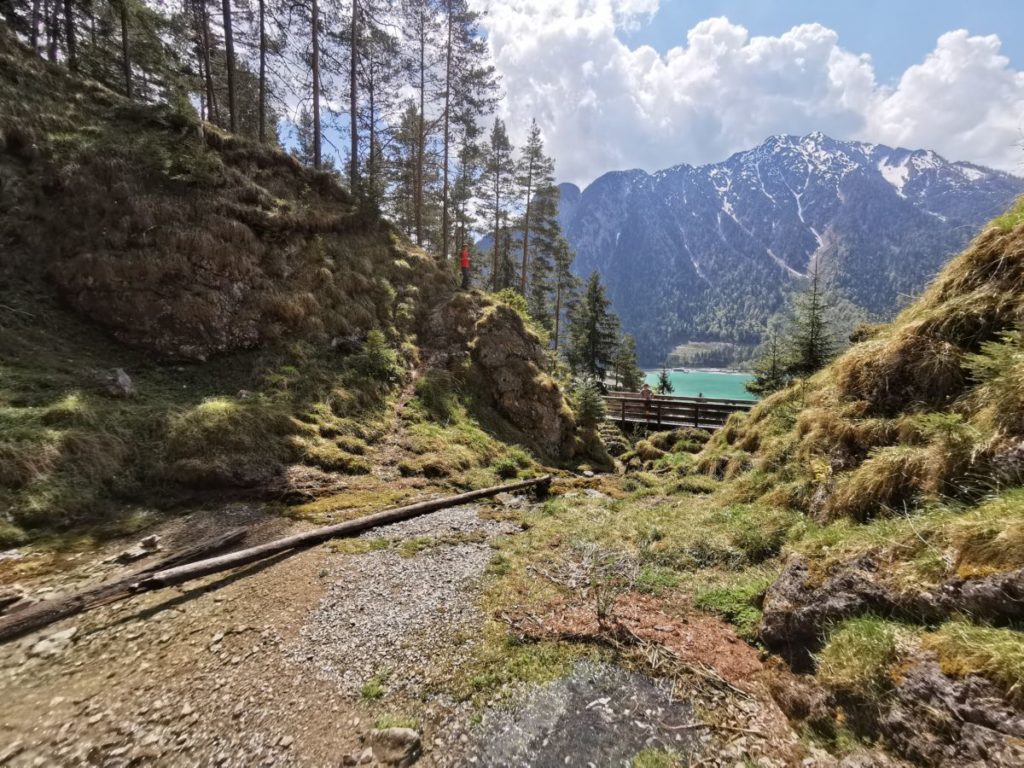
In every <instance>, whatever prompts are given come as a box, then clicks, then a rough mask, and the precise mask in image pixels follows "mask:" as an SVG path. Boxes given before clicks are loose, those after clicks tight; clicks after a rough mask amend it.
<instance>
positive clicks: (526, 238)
mask: <svg viewBox="0 0 1024 768" xmlns="http://www.w3.org/2000/svg"><path fill="white" fill-rule="evenodd" d="M532 196H533V160H532V159H531V160H530V165H529V168H528V169H527V171H526V211H525V212H524V213H523V272H522V274H521V275H520V276H519V292H520V293H522V294H523V296H525V295H526V270H527V268H528V267H529V264H530V204H531V203H532V201H531V199H530V198H531V197H532Z"/></svg>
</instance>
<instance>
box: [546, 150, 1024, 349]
mask: <svg viewBox="0 0 1024 768" xmlns="http://www.w3.org/2000/svg"><path fill="white" fill-rule="evenodd" d="M1022 192H1024V179H1020V178H1017V177H1015V176H1011V175H1009V174H1006V173H1002V172H999V171H994V170H991V169H989V168H982V167H980V166H977V165H972V164H970V163H954V162H949V161H947V160H945V159H944V158H942V157H940V156H939V155H937V154H935V153H934V152H930V151H927V150H913V151H912V150H906V149H893V148H891V147H886V146H882V145H877V144H865V143H858V142H844V141H836V140H833V139H831V138H829V137H828V136H825V135H823V134H821V133H812V134H810V135H809V136H804V137H802V138H801V137H797V136H775V137H772V138H770V139H768V140H767V141H766V142H765V143H764V144H762V145H761V146H759V147H757V148H755V149H752V150H750V151H748V152H740V153H738V154H735V155H733V156H732V157H730V158H729V159H728V160H726V161H724V162H722V163H717V164H714V165H704V166H699V167H694V166H690V165H679V166H676V167H674V168H669V169H666V170H663V171H658V172H656V173H654V174H648V173H646V172H644V171H639V170H633V171H618V172H612V173H607V174H605V175H603V176H601V177H600V178H598V179H597V180H596V181H594V182H593V183H592V184H590V185H589V186H588V187H587V188H586V189H585V190H583V191H580V189H579V188H578V187H576V186H575V185H571V184H563V185H562V186H561V193H562V197H561V209H560V212H559V216H560V219H561V222H562V226H563V229H564V230H565V232H566V235H567V237H568V239H569V242H570V243H571V244H572V246H573V247H574V248H575V250H576V254H577V256H576V266H575V269H576V271H577V273H578V274H580V275H583V276H585V275H587V274H589V273H590V272H591V271H593V270H597V271H598V272H600V273H601V275H602V277H603V278H604V280H605V282H606V283H607V285H608V289H609V293H610V295H611V297H612V299H613V301H614V305H615V309H616V311H617V312H618V313H619V315H620V316H621V318H622V320H623V325H624V327H625V329H626V330H627V331H630V332H632V333H634V334H635V335H636V336H637V342H638V347H639V350H640V353H641V357H642V359H644V360H645V361H646V362H648V363H650V362H656V361H660V360H661V359H662V358H663V357H664V355H665V354H666V353H667V352H668V351H669V350H670V349H671V348H672V347H673V346H675V345H676V344H679V343H681V342H684V341H687V340H731V341H743V342H748V343H751V342H756V341H757V340H758V338H759V337H760V335H761V333H762V331H763V329H764V327H765V323H766V321H767V320H768V318H769V317H770V316H771V315H772V314H774V313H775V312H777V311H778V310H779V309H780V308H781V307H782V306H783V303H784V300H785V295H786V293H787V292H788V291H790V290H792V288H793V286H794V285H798V284H799V283H800V281H801V279H802V278H803V277H804V276H805V275H806V274H807V271H808V268H809V266H810V265H811V263H812V261H817V262H819V263H820V264H821V266H822V267H823V269H824V270H825V272H826V273H827V274H830V275H832V276H833V277H834V280H835V284H836V286H837V289H838V290H839V291H840V292H841V294H842V295H843V296H844V297H845V298H847V299H849V300H850V301H852V302H853V303H855V304H857V305H859V306H860V307H863V308H864V309H866V310H867V311H869V312H870V313H872V314H874V315H880V316H887V315H891V314H892V313H893V312H894V311H895V310H896V309H897V308H898V307H899V306H900V305H902V304H903V303H904V301H905V299H906V297H908V296H912V295H914V294H916V293H917V292H919V291H920V290H921V289H922V288H923V286H924V285H925V284H926V283H927V282H928V280H929V279H930V278H931V277H932V276H933V275H934V274H935V273H936V272H937V271H938V270H939V268H940V267H941V266H942V265H943V264H944V263H945V262H946V260H947V259H948V258H949V257H950V256H951V255H952V254H953V253H955V252H957V251H958V250H960V249H961V248H963V246H964V245H965V244H966V243H967V242H968V241H969V240H970V239H971V238H972V237H973V236H974V235H975V234H976V233H977V232H978V230H979V229H980V228H981V227H982V226H983V225H984V223H985V222H986V221H988V220H989V219H990V218H992V217H993V216H995V215H998V214H999V213H1001V212H1002V211H1003V210H1005V209H1006V208H1007V207H1008V206H1009V204H1010V203H1011V202H1012V201H1013V199H1014V198H1015V197H1016V196H1017V195H1019V194H1021V193H1022Z"/></svg>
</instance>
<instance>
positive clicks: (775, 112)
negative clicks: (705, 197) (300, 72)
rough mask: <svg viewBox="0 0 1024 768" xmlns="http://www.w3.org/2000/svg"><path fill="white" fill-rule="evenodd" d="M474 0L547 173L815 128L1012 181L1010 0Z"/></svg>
mask: <svg viewBox="0 0 1024 768" xmlns="http://www.w3.org/2000/svg"><path fill="white" fill-rule="evenodd" d="M471 2H472V3H473V4H474V5H475V7H477V8H479V9H482V10H484V11H485V13H486V16H485V19H484V27H485V29H486V32H487V35H488V38H489V41H490V44H491V47H492V52H493V55H494V59H495V63H496V66H497V68H498V71H499V72H500V74H501V75H502V80H503V84H504V88H505V91H506V93H507V98H506V99H505V100H504V102H503V103H502V106H501V116H502V117H503V118H504V119H505V120H506V121H507V123H508V127H509V132H510V134H511V136H512V138H513V141H522V139H523V138H524V136H525V132H526V129H527V126H528V124H529V121H530V118H531V117H535V118H536V119H537V122H538V124H539V125H540V127H541V130H542V131H543V133H544V137H545V140H546V142H547V147H548V150H549V152H550V154H552V155H553V156H554V157H555V159H556V162H557V165H558V177H559V180H561V181H573V182H575V183H577V184H581V185H582V184H586V183H589V182H590V181H592V180H593V179H594V178H596V177H597V176H599V175H600V174H602V173H604V172H606V171H610V170H618V169H626V168H643V169H645V170H647V171H654V170H657V169H660V168H667V167H671V166H673V165H678V164H679V163H691V164H694V165H699V164H702V163H709V162H718V161H721V160H724V159H725V158H726V157H728V156H729V155H730V154H732V153H733V152H738V151H741V150H744V149H750V148H751V147H754V146H756V145H757V144H760V143H761V142H762V141H764V139H766V138H767V137H768V136H771V135H773V134H778V133H793V134H801V135H802V134H807V133H810V132H812V131H816V130H820V131H823V132H825V133H827V134H829V135H830V136H832V137H834V138H837V139H852V140H861V141H870V142H877V143H883V144H889V145H893V146H902V147H908V148H911V149H932V150H935V151H937V152H939V153H940V154H942V155H944V156H945V157H947V158H948V159H950V160H967V161H971V162H976V163H979V164H982V165H987V166H991V167H995V168H1000V169H1002V170H1006V171H1010V172H1012V173H1017V174H1019V175H1024V0H816V1H812V0H471Z"/></svg>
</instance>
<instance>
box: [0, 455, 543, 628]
mask: <svg viewBox="0 0 1024 768" xmlns="http://www.w3.org/2000/svg"><path fill="white" fill-rule="evenodd" d="M550 484H551V475H544V476H543V477H537V478H533V479H531V480H521V481H519V482H518V483H509V484H508V485H495V486H491V487H490V488H481V489H480V490H477V491H469V492H467V493H460V494H459V495H458V496H447V497H444V498H440V499H432V500H431V501H421V502H419V503H418V504H410V505H408V506H405V507H397V508H395V509H386V510H384V511H383V512H377V513H375V514H372V515H367V516H366V517H357V518H356V519H355V520H347V521H346V522H344V523H337V524H336V525H328V526H326V527H324V528H316V529H314V530H312V531H306V532H305V533H299V534H296V535H294V536H288V537H287V538H284V539H278V540H277V541H271V542H268V543H267V544H261V545H260V546H258V547H250V548H249V549H242V550H239V551H237V552H229V553H228V554H226V555H221V556H220V557H213V558H210V559H209V560H201V561H200V562H197V563H189V564H188V565H182V566H179V567H177V568H169V569H167V570H165V571H157V572H155V573H151V574H150V575H149V576H147V577H146V578H145V579H143V580H142V581H140V582H139V583H138V585H137V586H136V591H138V592H146V591H149V590H152V589H160V588H163V587H172V586H174V585H175V584H181V583H182V582H185V581H191V580H192V579H198V578H200V577H201V576H209V575H210V574H211V573H218V572H220V571H226V570H228V569H230V568H237V567H239V566H241V565H248V564H249V563H254V562H256V561H257V560H262V559H264V558H266V557H270V556H271V555H276V554H278V553H279V552H285V551H288V550H298V549H306V548H308V547H312V546H315V545H317V544H320V543H322V542H325V541H328V540H329V539H335V538H339V537H342V536H354V535H355V534H357V533H362V532H363V531H366V530H369V529H370V528H376V527H377V526H378V525H387V524H389V523H398V522H401V521H402V520H408V519H410V518H413V517H419V516H420V515H425V514H428V513H430V512H437V511H438V510H440V509H448V508H450V507H457V506H460V505H462V504H469V503H470V502H473V501H476V500H478V499H485V498H487V497H489V496H497V495H498V494H499V493H510V492H513V491H522V490H526V489H527V488H534V487H541V488H547V487H548V486H549V485H550ZM0 639H2V634H0Z"/></svg>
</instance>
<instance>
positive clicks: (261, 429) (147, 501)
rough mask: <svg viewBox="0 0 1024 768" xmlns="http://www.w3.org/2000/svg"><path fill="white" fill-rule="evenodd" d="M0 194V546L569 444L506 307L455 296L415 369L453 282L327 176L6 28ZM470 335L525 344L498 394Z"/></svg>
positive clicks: (345, 502)
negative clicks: (25, 41)
mask: <svg viewBox="0 0 1024 768" xmlns="http://www.w3.org/2000/svg"><path fill="white" fill-rule="evenodd" d="M0 194H2V197H0V251H2V253H3V259H2V262H0V435H2V437H3V440H2V441H0V547H4V546H6V545H9V544H13V543H17V542H19V541H22V540H23V539H24V538H25V537H26V536H28V537H37V536H41V535H44V534H46V533H52V532H56V531H67V530H74V531H82V530H85V529H92V530H99V532H101V533H103V532H109V531H108V529H111V530H112V529H114V528H117V527H123V526H125V525H127V526H131V527H135V526H139V525H146V524H148V523H147V521H148V520H150V519H151V518H152V516H153V514H154V512H155V510H157V509H163V508H166V507H168V506H170V505H175V504H182V503H189V502H194V501H196V500H197V499H199V500H201V499H203V498H206V497H207V495H208V494H210V493H213V492H216V493H218V494H223V493H224V492H229V493H232V494H235V495H237V494H239V493H244V494H246V495H249V496H259V497H262V498H271V499H276V500H284V501H286V502H290V503H297V502H304V503H306V508H305V509H304V511H303V510H300V511H299V512H296V514H298V515H300V516H301V515H308V516H310V517H313V518H314V519H319V518H320V517H321V516H322V515H323V514H325V513H330V514H337V510H339V509H341V510H345V509H350V510H359V509H361V508H362V507H364V506H365V505H366V504H367V503H372V504H373V505H375V506H377V507H380V506H383V505H386V504H387V503H389V502H392V501H395V500H397V499H400V498H405V497H408V496H410V495H414V494H415V493H417V492H422V489H423V488H424V487H425V485H427V484H435V485H440V486H447V485H449V484H454V485H456V486H461V487H466V486H470V485H479V484H487V483H490V482H495V481H496V480H497V474H498V472H499V469H498V467H499V466H501V467H504V468H503V469H501V470H500V471H501V472H503V473H506V474H507V473H509V472H511V473H512V474H515V473H518V472H519V471H521V470H523V469H528V468H529V467H530V466H531V464H532V461H533V460H532V459H531V458H530V457H529V456H528V455H527V454H526V453H524V452H523V451H522V450H521V449H519V448H516V447H513V446H511V445H509V444H506V442H505V441H506V440H507V441H509V442H516V441H518V442H521V443H522V444H523V445H524V446H526V447H527V448H530V449H533V450H535V451H537V453H538V454H542V455H551V456H552V457H561V458H565V457H567V456H569V455H571V454H572V452H573V449H574V447H575V423H574V421H573V416H572V412H571V410H570V409H569V408H568V406H567V405H566V403H565V401H564V400H563V398H562V394H561V391H560V390H559V389H558V387H557V385H556V384H555V383H554V382H553V380H551V379H550V377H548V376H547V375H546V374H545V372H544V370H543V368H544V364H545V361H544V356H543V353H542V351H541V348H540V346H539V342H538V340H537V338H536V337H535V336H534V335H533V334H532V333H531V332H530V331H529V330H528V328H527V327H526V325H525V324H524V322H523V320H522V319H521V318H520V317H519V316H518V315H517V314H516V313H515V312H514V311H513V310H511V309H509V308H508V307H504V306H501V305H497V303H496V302H494V301H490V300H485V299H483V298H481V297H475V298H474V299H473V300H472V301H469V302H468V306H466V307H463V308H462V309H461V310H460V319H461V322H462V325H463V327H461V328H460V330H459V332H460V334H461V336H460V337H459V338H460V339H461V341H462V347H463V348H462V350H461V351H462V355H461V357H459V359H458V360H457V361H456V360H453V361H452V363H451V365H452V370H450V371H432V370H431V363H432V362H433V360H432V355H433V352H434V350H433V349H431V348H430V347H429V345H426V344H422V345H421V344H420V343H419V342H420V333H421V331H422V330H423V329H424V328H425V327H427V324H428V322H432V318H434V316H435V314H436V313H437V312H438V311H441V310H443V309H444V308H447V307H450V306H451V304H450V299H451V298H452V295H453V290H452V289H453V288H454V282H455V281H454V276H453V275H451V274H449V273H448V272H447V271H446V270H445V269H444V268H443V267H442V266H441V265H439V264H438V262H437V261H436V260H434V259H432V258H430V257H429V256H428V255H427V254H426V253H424V252H423V251H421V250H419V249H416V248H414V247H412V246H411V245H410V244H408V243H407V242H405V241H404V240H403V239H402V238H400V237H399V236H398V235H396V234H395V232H394V231H393V230H392V228H391V227H390V225H388V224H387V223H386V222H385V221H384V220H383V219H381V218H380V217H379V216H378V215H377V214H376V213H375V212H372V211H367V210H362V209H360V207H359V206H357V205H356V204H355V203H354V201H353V200H352V199H351V198H350V196H349V195H348V193H347V192H346V191H345V190H344V189H343V188H342V187H341V186H340V185H339V183H338V180H337V178H336V177H334V176H332V175H330V174H326V173H316V172H313V171H310V170H308V169H305V168H303V167H301V166H300V165H299V164H298V163H297V162H296V160H295V159H294V158H292V157H290V156H288V155H286V154H284V153H283V152H281V151H280V150H278V149H275V148H270V147H261V146H258V145H255V144H252V143H248V142H245V141H242V140H239V139H236V138H234V137H231V136H228V135H225V134H223V133H221V132H219V131H217V130H216V129H214V128H212V127H210V126H208V125H205V124H200V123H199V122H198V121H197V120H196V118H195V114H194V111H193V110H192V109H191V107H190V106H188V105H181V106H180V108H174V107H172V106H168V105H145V104H140V103H137V102H132V101H129V100H127V99H125V98H123V97H121V96H119V95H117V94H115V93H112V92H111V91H109V90H107V89H105V88H104V87H102V86H100V85H99V84H97V83H94V82H90V81H87V80H83V79H81V78H77V77H75V76H73V75H71V74H69V73H68V72H67V70H65V69H64V68H62V67H61V66H59V65H53V64H48V63H46V62H43V61H41V60H39V59H38V58H37V57H35V56H33V55H31V54H30V53H29V52H28V51H27V50H25V49H24V48H23V47H22V46H21V45H19V44H18V43H17V42H15V41H13V40H12V39H11V38H10V37H9V36H8V35H7V34H6V33H3V32H2V31H0ZM481 334H491V335H496V336H498V337H500V338H502V339H504V340H505V342H506V344H507V345H510V348H514V350H515V351H516V353H517V354H518V355H519V357H520V358H522V359H517V360H516V361H515V362H516V367H515V372H514V374H508V367H507V366H506V367H505V371H504V376H503V378H502V381H501V382H500V384H501V386H498V384H497V383H495V381H494V379H495V373H494V371H495V370H496V369H495V365H500V363H501V361H497V362H496V361H493V360H490V359H488V360H487V361H482V360H481V359H480V356H476V357H473V356H471V355H470V354H469V350H470V346H471V345H472V344H473V343H474V342H476V341H477V339H478V336H479V335H481ZM430 336H431V335H430V334H427V335H426V338H427V340H428V341H429V340H430ZM505 362H508V361H505ZM456 363H457V365H456ZM485 363H487V364H485ZM488 364H489V365H488ZM489 366H490V367H489ZM464 380H465V381H470V382H471V383H472V386H470V385H469V384H465V385H464V383H463V382H464ZM512 387H514V388H515V390H516V397H517V399H516V401H515V402H514V403H512V404H511V405H510V402H509V396H508V394H507V392H508V390H509V389H510V388H512ZM481 420H482V421H483V422H485V423H486V425H487V426H486V429H483V428H482V427H481ZM537 424H542V425H543V426H544V428H545V430H542V431H538V430H535V427H536V425H537ZM499 435H500V439H499V438H498V437H497V436H499ZM442 453H443V455H440V454H442ZM437 455H440V458H439V459H437V460H434V461H428V460H427V458H430V457H431V456H437ZM424 457H427V458H424ZM342 478H344V479H342ZM339 492H341V493H340V494H339ZM332 494H333V495H332ZM321 497H327V498H326V499H321ZM321 502H322V503H321Z"/></svg>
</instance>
